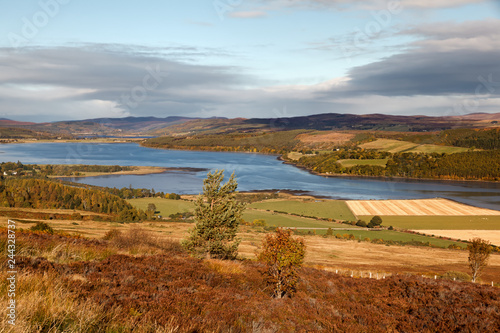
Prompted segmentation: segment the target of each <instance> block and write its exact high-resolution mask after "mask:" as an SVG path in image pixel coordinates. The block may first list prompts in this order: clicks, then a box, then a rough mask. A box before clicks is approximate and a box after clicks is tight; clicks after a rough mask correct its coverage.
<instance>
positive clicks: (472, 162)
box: [297, 150, 500, 181]
mask: <svg viewBox="0 0 500 333" xmlns="http://www.w3.org/2000/svg"><path fill="white" fill-rule="evenodd" d="M372 154H374V153H373V152H366V153H363V152H358V153H357V154H353V153H343V152H333V153H328V154H318V155H314V156H303V157H301V158H300V159H299V161H298V163H297V164H298V165H299V166H302V167H305V168H308V169H310V170H313V171H316V172H319V173H333V174H349V175H365V176H386V177H410V178H435V179H468V180H494V181H496V180H500V151H499V150H492V151H476V152H464V153H456V154H437V153H433V154H423V153H396V154H390V158H389V160H388V161H387V165H386V166H385V167H382V166H377V165H356V166H353V167H344V166H342V164H341V163H339V160H341V159H343V158H346V156H348V157H347V158H364V159H369V158H381V157H378V156H377V157H371V156H372Z"/></svg>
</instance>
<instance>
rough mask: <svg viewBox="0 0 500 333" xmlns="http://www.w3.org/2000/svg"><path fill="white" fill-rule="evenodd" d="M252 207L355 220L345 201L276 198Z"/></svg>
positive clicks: (254, 204)
mask: <svg viewBox="0 0 500 333" xmlns="http://www.w3.org/2000/svg"><path fill="white" fill-rule="evenodd" d="M250 207H252V208H258V209H268V210H276V211H283V212H287V213H293V214H300V215H305V216H317V217H322V218H331V219H335V220H347V221H355V220H356V217H355V216H354V215H353V214H352V212H351V210H350V209H349V207H347V205H346V203H345V201H340V200H325V201H319V202H302V201H294V200H276V201H267V202H258V203H253V204H252V205H250Z"/></svg>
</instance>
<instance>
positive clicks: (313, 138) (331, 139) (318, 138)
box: [297, 132, 355, 144]
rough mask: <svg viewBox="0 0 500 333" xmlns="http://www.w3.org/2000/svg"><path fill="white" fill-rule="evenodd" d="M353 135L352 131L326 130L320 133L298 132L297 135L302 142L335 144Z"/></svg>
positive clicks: (349, 138)
mask: <svg viewBox="0 0 500 333" xmlns="http://www.w3.org/2000/svg"><path fill="white" fill-rule="evenodd" d="M354 137H355V135H354V134H352V133H341V132H327V133H322V134H300V135H298V136H297V139H299V140H300V141H301V142H304V143H321V142H328V143H335V144H343V143H345V142H348V141H349V140H351V139H352V138H354Z"/></svg>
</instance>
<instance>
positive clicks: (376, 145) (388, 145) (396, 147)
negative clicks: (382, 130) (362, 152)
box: [359, 139, 468, 154]
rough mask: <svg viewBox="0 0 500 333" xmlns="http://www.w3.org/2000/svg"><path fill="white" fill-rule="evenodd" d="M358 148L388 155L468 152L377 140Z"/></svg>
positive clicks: (453, 148) (459, 149)
mask: <svg viewBox="0 0 500 333" xmlns="http://www.w3.org/2000/svg"><path fill="white" fill-rule="evenodd" d="M359 147H360V148H363V149H376V150H380V151H388V152H390V153H400V152H412V153H447V154H453V153H460V152H464V151H467V150H468V148H461V147H450V146H439V145H431V144H424V145H419V144H417V143H413V142H408V141H399V140H392V139H377V140H375V141H372V142H367V143H363V144H361V145H359Z"/></svg>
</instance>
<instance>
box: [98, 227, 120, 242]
mask: <svg viewBox="0 0 500 333" xmlns="http://www.w3.org/2000/svg"><path fill="white" fill-rule="evenodd" d="M121 234H122V232H121V231H120V230H118V229H111V230H108V232H106V234H104V237H103V238H102V239H104V240H112V239H115V238H117V237H119V236H121Z"/></svg>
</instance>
